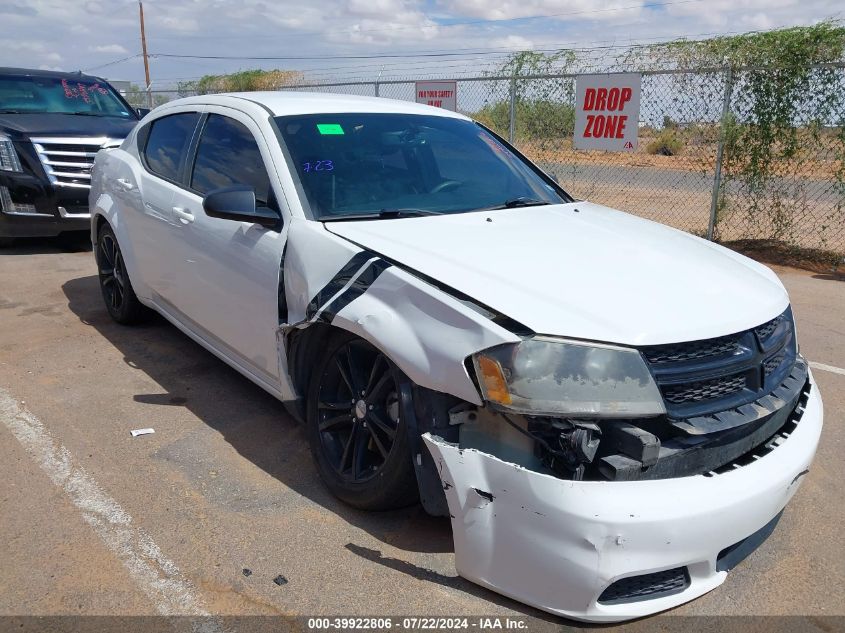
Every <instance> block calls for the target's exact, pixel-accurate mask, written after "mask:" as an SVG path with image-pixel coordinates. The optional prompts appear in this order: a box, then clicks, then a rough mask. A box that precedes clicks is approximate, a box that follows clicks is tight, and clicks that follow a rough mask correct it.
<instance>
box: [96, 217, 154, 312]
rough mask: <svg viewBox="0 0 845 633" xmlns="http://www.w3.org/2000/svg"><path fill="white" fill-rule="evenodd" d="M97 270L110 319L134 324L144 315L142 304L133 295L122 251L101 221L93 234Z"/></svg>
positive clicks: (108, 228) (107, 227) (107, 226)
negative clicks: (97, 232) (101, 224)
mask: <svg viewBox="0 0 845 633" xmlns="http://www.w3.org/2000/svg"><path fill="white" fill-rule="evenodd" d="M96 257H97V271H98V273H99V278H100V291H101V292H102V294H103V301H104V302H105V304H106V310H108V312H109V315H110V316H111V318H112V319H114V320H115V321H117V322H118V323H120V324H122V325H131V324H133V323H138V322H139V321H141V320H142V319H143V317H144V312H145V309H144V306H143V305H142V304H141V302H140V301H138V297H137V296H135V291H134V290H133V289H132V282H130V281H129V274H128V273H127V272H126V265H125V263H124V261H123V253H121V252H120V245H119V244H118V243H117V238H116V237H115V235H114V231H113V230H112V228H111V227H110V226H109V225H108V224H103V226H102V227H101V228H100V233H99V235H98V236H97V251H96Z"/></svg>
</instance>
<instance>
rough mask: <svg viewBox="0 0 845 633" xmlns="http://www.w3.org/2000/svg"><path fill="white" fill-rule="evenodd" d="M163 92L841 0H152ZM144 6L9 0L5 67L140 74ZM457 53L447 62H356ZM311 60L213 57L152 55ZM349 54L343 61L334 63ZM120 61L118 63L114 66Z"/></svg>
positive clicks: (664, 35) (790, 20)
mask: <svg viewBox="0 0 845 633" xmlns="http://www.w3.org/2000/svg"><path fill="white" fill-rule="evenodd" d="M144 10H145V14H146V22H147V37H148V49H149V52H150V53H151V54H153V55H154V57H153V59H152V61H151V66H152V78H153V83H154V87H156V88H166V87H168V86H172V85H173V84H174V83H175V82H176V81H179V80H186V79H191V78H196V77H199V76H201V75H204V74H208V73H219V72H232V71H235V70H240V69H246V68H286V69H298V70H303V71H305V72H306V75H307V76H309V77H310V78H312V79H314V80H319V79H335V78H357V77H372V76H374V75H376V74H378V73H379V72H381V73H382V75H383V76H384V75H389V76H396V77H399V76H402V77H415V76H449V75H454V74H477V73H478V72H482V71H485V70H492V69H493V68H495V67H496V66H497V65H498V64H499V63H501V59H502V56H503V55H504V54H506V52H507V51H513V50H525V49H555V48H564V47H591V46H612V45H625V44H627V43H630V42H649V43H650V42H654V41H659V40H662V39H673V38H677V37H702V36H709V35H714V34H720V33H735V32H745V31H751V30H761V29H770V28H777V27H783V26H793V25H800V24H811V23H814V22H817V21H820V20H823V19H829V18H834V19H837V18H842V17H845V15H843V14H844V13H845V9H843V6H842V3H841V2H839V1H832V0H674V1H673V0H666V1H665V2H661V1H660V0H655V1H654V2H648V1H645V0H610V1H600V0H568V1H564V0H503V1H499V2H496V1H494V0H493V1H491V0H422V1H417V0H322V1H321V2H313V1H312V2H301V1H298V2H289V1H287V0H281V1H273V0H243V1H241V2H225V1H222V0H146V1H145V2H144ZM140 49H141V46H140V37H139V30H138V5H137V2H136V1H135V0H75V1H74V0H2V3H0V66H22V67H30V68H56V69H62V70H78V69H92V71H91V72H92V73H94V74H100V75H102V76H105V77H108V78H111V79H129V80H133V81H136V82H140V81H142V80H143V66H142V63H141V60H140V58H139V57H132V58H131V59H128V60H126V61H122V62H119V63H110V62H114V61H116V60H119V59H122V58H125V57H131V56H134V55H137V54H138V53H140ZM422 51H424V52H450V51H451V52H459V53H462V55H461V56H453V57H447V58H431V57H394V58H383V59H366V60H364V59H349V58H344V57H345V56H353V55H357V56H361V55H385V54H396V55H412V54H414V53H419V52H422ZM157 54H177V55H219V56H256V57H262V56H263V57H279V56H288V57H308V58H310V59H295V60H293V59H291V60H278V61H273V60H264V61H262V60H246V59H230V60H210V59H177V58H166V57H158V56H155V55H157ZM327 56H339V57H340V59H325V57H327ZM106 64H109V65H106Z"/></svg>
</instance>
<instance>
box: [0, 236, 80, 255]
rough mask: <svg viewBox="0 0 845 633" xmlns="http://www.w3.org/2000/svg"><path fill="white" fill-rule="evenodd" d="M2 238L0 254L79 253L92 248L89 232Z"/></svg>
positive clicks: (0, 239)
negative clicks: (54, 235)
mask: <svg viewBox="0 0 845 633" xmlns="http://www.w3.org/2000/svg"><path fill="white" fill-rule="evenodd" d="M9 239H10V238H0V241H1V242H3V243H2V244H0V255H43V254H51V253H78V252H81V251H90V250H91V237H90V236H89V235H88V233H63V234H61V235H58V236H56V237H16V238H13V239H11V240H10V241H9V242H8V243H7V242H6V241H5V240H9Z"/></svg>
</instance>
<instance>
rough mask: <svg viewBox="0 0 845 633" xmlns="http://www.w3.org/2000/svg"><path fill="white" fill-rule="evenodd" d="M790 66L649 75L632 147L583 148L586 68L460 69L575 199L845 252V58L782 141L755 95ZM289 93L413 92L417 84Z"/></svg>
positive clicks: (492, 122)
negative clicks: (576, 134) (532, 71)
mask: <svg viewBox="0 0 845 633" xmlns="http://www.w3.org/2000/svg"><path fill="white" fill-rule="evenodd" d="M605 70H608V71H609V70H611V69H605ZM619 70H623V68H620V69H619ZM624 70H625V71H627V72H630V71H631V70H635V69H632V68H629V67H626V68H624ZM784 72H785V71H780V70H765V69H743V70H738V71H734V70H731V69H727V68H711V69H700V70H685V69H659V70H651V69H649V70H644V71H643V72H642V95H641V105H640V121H639V135H638V136H639V142H638V147H637V149H636V151H635V152H631V153H615V152H607V151H583V150H575V149H573V131H574V120H575V116H574V112H575V83H576V80H577V76H578V75H577V74H545V75H531V76H518V77H508V76H496V75H491V76H485V77H469V78H468V77H460V78H458V79H456V81H457V105H458V110H459V111H460V112H463V113H465V114H467V115H469V116H471V117H473V118H475V119H476V120H478V121H480V122H482V123H484V124H485V125H487V126H489V127H491V128H492V129H493V130H495V131H496V132H497V133H499V134H500V135H502V136H503V137H505V138H507V139H509V140H510V141H511V142H512V143H513V144H514V145H515V146H516V147H517V148H519V150H520V151H522V152H523V153H524V154H525V155H527V156H528V157H529V158H531V159H532V160H533V161H535V162H536V163H537V164H539V165H540V166H541V167H542V168H543V169H544V170H546V172H547V173H549V174H550V175H552V176H553V177H554V178H556V179H557V181H558V182H559V183H560V184H561V185H562V186H563V187H564V188H565V189H567V191H569V192H570V193H571V194H572V195H574V196H575V197H577V198H581V199H587V200H590V201H592V202H597V203H601V204H605V205H608V206H611V207H615V208H618V209H622V210H624V211H628V212H630V213H633V214H636V215H639V216H642V217H645V218H649V219H652V220H656V221H658V222H662V223H665V224H668V225H671V226H674V227H676V228H679V229H682V230H685V231H689V232H692V233H695V234H698V235H701V236H707V237H711V238H715V239H718V240H720V241H735V240H776V241H778V242H779V243H782V244H786V245H788V246H790V247H798V248H802V249H813V250H819V251H825V252H826V253H827V255H828V256H830V257H832V258H834V259H838V260H841V258H842V256H843V255H845V65H843V64H828V65H824V66H819V67H818V68H812V69H811V72H810V73H808V74H807V75H806V77H807V78H806V82H805V83H806V86H803V90H802V91H800V92H799V94H800V95H802V96H801V98H799V99H798V101H797V102H795V101H794V100H793V103H791V104H790V108H791V109H790V112H791V114H790V115H789V117H788V120H787V121H782V120H781V121H779V122H777V124H778V125H777V126H775V127H776V128H777V129H776V130H775V131H776V132H777V133H778V135H779V136H778V137H777V138H775V139H771V138H769V139H765V138H762V137H763V136H765V135H766V134H771V133H772V126H771V124H770V123H771V122H770V121H769V122H766V121H765V119H766V112H761V111H760V108H761V103H760V101H759V99H757V100H755V98H754V95H755V94H759V92H760V91H761V90H771V91H774V94H775V99H776V98H777V90H778V89H779V86H781V85H782V84H783V83H784V82H786V81H789V78H788V77H786V76H784V74H783V73H784ZM442 79H444V80H445V79H446V78H442ZM751 88H753V89H754V90H751ZM792 88H794V86H792ZM281 89H282V90H291V89H293V90H308V91H314V92H331V93H342V94H352V95H367V96H379V97H386V98H391V99H400V100H408V101H413V100H414V99H415V86H414V79H390V80H387V81H364V82H357V81H356V82H352V81H348V82H333V83H318V84H303V85H299V86H284V87H282V88H281ZM755 91H756V92H755ZM791 94H792V95H793V96H794V94H795V90H793V91H792V93H791ZM141 96H142V97H143V96H144V95H141ZM179 96H187V94H185V93H179V92H176V91H166V92H164V91H157V92H154V93H153V98H154V99H155V101H154V102H164V101H166V100H170V99H172V98H176V97H179ZM137 105H144V104H141V103H139V104H137ZM761 122H763V123H765V125H763V124H762V123H761ZM762 141H766V142H762Z"/></svg>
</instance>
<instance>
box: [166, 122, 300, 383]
mask: <svg viewBox="0 0 845 633" xmlns="http://www.w3.org/2000/svg"><path fill="white" fill-rule="evenodd" d="M223 112H225V113H226V114H223ZM198 134H199V136H198V140H197V141H196V142H195V145H196V151H195V153H192V154H193V163H192V164H191V165H190V166H189V168H188V169H187V171H186V177H185V185H186V188H181V189H179V190H178V191H177V192H176V193H175V195H174V198H173V200H172V204H171V207H172V211H173V213H174V216H175V217H176V218H177V222H178V223H179V225H180V226H179V227H178V230H177V231H176V233H178V235H179V236H180V237H179V244H178V247H177V248H175V249H174V250H173V251H172V253H171V255H173V256H175V259H174V260H173V265H174V268H175V269H176V272H175V279H176V288H175V289H176V292H175V293H174V295H173V296H172V298H171V299H170V304H171V306H172V308H173V309H175V312H176V317H177V318H178V319H180V320H181V321H182V322H183V324H184V325H185V326H186V327H188V328H189V329H191V330H192V331H194V332H195V333H196V334H197V335H199V336H201V337H202V338H203V339H204V340H205V341H206V342H207V343H208V344H210V345H211V346H213V347H215V348H217V349H218V350H219V351H220V352H222V353H223V354H225V355H226V356H227V358H229V359H230V360H232V361H233V362H235V363H237V364H238V365H240V366H241V367H242V368H244V369H246V370H248V371H249V372H250V373H251V374H253V375H254V376H256V377H257V378H259V379H260V380H262V381H263V382H265V383H268V384H270V385H271V386H272V387H273V388H275V389H278V386H279V365H278V355H277V345H276V330H277V329H278V326H279V306H278V301H279V299H278V297H279V290H278V289H279V271H280V266H281V257H282V251H283V246H284V235H285V233H284V231H282V230H281V226H282V225H281V222H280V226H279V227H277V228H265V227H262V226H260V225H259V224H255V223H251V222H240V221H235V220H224V219H220V218H212V217H209V216H208V215H206V213H205V212H204V211H203V207H202V200H203V197H204V196H205V195H206V194H207V193H209V192H210V191H213V190H215V189H220V188H223V187H228V186H231V185H249V186H251V187H252V188H253V189H254V190H255V194H256V202H257V204H258V205H263V206H268V207H271V208H274V209H275V210H276V211H277V212H280V209H279V203H278V202H277V200H278V199H279V197H278V196H279V192H277V191H276V190H274V185H273V184H271V180H273V179H271V172H270V171H269V170H268V167H267V166H268V165H270V164H272V159H271V157H270V153H269V150H268V148H267V142H266V140H265V139H264V136H263V135H262V133H261V131H260V128H259V127H258V126H257V125H256V123H255V122H254V121H252V119H251V118H250V117H249V116H247V115H246V114H243V113H239V112H237V111H234V110H231V109H229V108H222V107H214V106H209V108H208V113H207V114H206V115H205V117H204V119H203V121H202V122H201V126H200V130H199V132H198ZM275 180H276V181H277V179H275ZM276 188H277V189H278V184H276ZM279 191H280V190H279ZM280 215H281V214H280Z"/></svg>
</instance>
